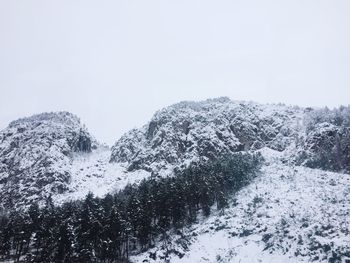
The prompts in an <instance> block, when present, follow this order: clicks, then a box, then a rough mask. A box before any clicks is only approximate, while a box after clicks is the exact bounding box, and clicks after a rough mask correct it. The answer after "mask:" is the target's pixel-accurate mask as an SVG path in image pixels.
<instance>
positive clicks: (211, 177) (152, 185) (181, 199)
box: [0, 153, 261, 263]
mask: <svg viewBox="0 0 350 263" xmlns="http://www.w3.org/2000/svg"><path fill="white" fill-rule="evenodd" d="M260 161H261V157H260V156H259V155H251V154H242V153H239V154H235V155H232V156H226V157H225V158H221V159H218V160H215V161H210V162H199V163H193V164H192V165H190V166H189V167H188V168H186V169H184V170H182V171H177V172H174V175H173V176H171V177H165V178H164V177H163V178H162V177H161V178H157V177H155V176H153V177H151V178H150V179H146V180H143V181H142V182H141V183H140V184H139V185H128V186H127V187H126V188H125V189H124V190H122V191H120V192H118V193H116V194H114V195H113V196H112V195H107V196H105V197H104V198H96V197H94V196H93V195H92V194H91V193H89V194H88V195H87V196H86V198H85V199H84V200H83V201H75V202H68V203H65V204H64V205H62V206H59V207H55V206H54V205H53V204H52V202H51V200H50V199H49V200H48V202H47V204H46V206H45V207H43V208H41V209H39V207H38V206H37V205H36V204H34V205H32V206H31V207H30V208H29V209H28V210H27V211H26V212H23V213H20V212H13V213H11V214H10V215H3V216H1V217H0V259H1V257H3V258H6V259H9V258H12V259H14V260H16V261H18V260H20V261H23V260H24V261H25V262H111V263H112V262H123V261H124V260H125V261H126V260H127V259H128V257H129V255H130V252H133V251H134V252H135V251H142V250H145V249H147V248H149V247H150V246H152V245H154V243H155V240H156V239H159V238H166V237H167V231H169V230H171V229H173V228H175V229H179V230H180V229H181V228H182V227H183V226H185V225H186V224H188V223H191V222H194V221H196V219H197V214H198V213H199V212H202V213H203V215H204V216H209V215H210V213H211V210H212V209H213V208H215V207H216V208H217V209H219V210H222V211H223V210H224V208H225V207H226V206H227V205H228V200H229V198H230V196H232V194H234V193H235V192H236V191H238V190H239V189H240V188H241V187H242V186H244V185H245V184H247V183H248V182H249V180H250V179H251V178H252V177H253V176H254V175H255V174H256V172H257V170H258V169H259V166H260V165H259V163H260Z"/></svg>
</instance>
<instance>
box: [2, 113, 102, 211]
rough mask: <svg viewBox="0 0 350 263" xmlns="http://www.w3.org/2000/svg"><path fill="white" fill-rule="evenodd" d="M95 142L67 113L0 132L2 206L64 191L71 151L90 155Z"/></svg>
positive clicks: (37, 117)
mask: <svg viewBox="0 0 350 263" xmlns="http://www.w3.org/2000/svg"><path fill="white" fill-rule="evenodd" d="M94 145H96V143H95V140H94V139H93V138H92V137H91V135H90V134H89V133H88V131H87V129H86V128H85V127H84V126H83V125H82V124H81V122H80V120H79V118H78V117H77V116H75V115H74V114H71V113H68V112H57V113H42V114H37V115H33V116H31V117H27V118H22V119H18V120H16V121H13V122H11V123H10V124H9V126H8V127H7V128H6V129H4V130H2V131H1V132H0V188H1V191H0V199H1V200H2V204H4V205H5V206H12V205H14V204H16V205H21V204H23V203H24V202H26V203H29V202H30V201H32V200H42V199H43V198H44V197H45V196H47V195H49V194H50V193H57V192H64V191H65V190H66V184H67V183H69V180H70V172H69V167H70V162H71V156H72V153H73V152H90V151H91V149H92V148H93V147H95V146H94Z"/></svg>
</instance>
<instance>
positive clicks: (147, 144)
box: [111, 97, 304, 171]
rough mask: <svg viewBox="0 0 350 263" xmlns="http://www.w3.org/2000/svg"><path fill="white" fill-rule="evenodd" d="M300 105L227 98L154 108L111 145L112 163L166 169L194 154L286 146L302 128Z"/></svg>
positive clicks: (195, 156) (208, 155) (203, 155)
mask: <svg viewBox="0 0 350 263" xmlns="http://www.w3.org/2000/svg"><path fill="white" fill-rule="evenodd" d="M303 113H304V110H303V109H301V108H299V107H290V106H285V105H281V104H279V105H274V104H273V105H263V104H258V103H253V102H239V101H231V100H230V99H229V98H226V97H223V98H217V99H209V100H206V101H201V102H180V103H178V104H175V105H172V106H170V107H167V108H165V109H162V110H160V111H158V112H157V113H156V114H155V115H154V116H153V118H152V119H151V121H150V122H149V123H148V124H147V125H145V126H144V127H142V128H141V129H134V130H132V131H130V132H128V133H126V134H125V135H124V136H122V137H121V138H120V139H119V140H118V141H117V142H116V144H115V145H114V146H113V147H112V156H111V162H128V164H129V167H128V168H129V170H135V169H145V170H150V171H159V170H165V169H168V168H169V167H170V169H172V168H173V167H174V166H179V165H182V164H185V163H188V162H190V161H192V160H194V159H198V158H200V157H201V158H208V159H212V158H216V157H218V156H220V155H223V154H226V153H230V152H237V151H246V150H257V149H261V148H263V147H269V148H271V149H275V150H278V151H282V150H285V149H286V148H287V147H288V146H290V145H291V144H292V143H294V142H295V138H296V137H298V136H299V135H298V134H299V132H300V130H301V123H302V120H303Z"/></svg>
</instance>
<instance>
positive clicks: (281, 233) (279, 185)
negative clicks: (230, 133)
mask: <svg viewBox="0 0 350 263" xmlns="http://www.w3.org/2000/svg"><path fill="white" fill-rule="evenodd" d="M261 151H262V153H263V155H264V157H265V159H266V164H265V165H264V166H263V169H262V174H261V175H260V176H259V177H258V178H257V179H256V180H255V181H253V182H252V183H251V184H250V185H249V186H248V187H246V188H244V189H243V190H241V191H240V192H239V193H238V195H237V196H235V200H236V201H235V202H232V204H231V205H230V208H228V209H227V210H226V211H225V212H224V214H220V213H217V214H216V215H213V216H211V217H209V218H207V219H204V218H203V219H201V220H200V221H199V222H198V223H197V224H195V225H193V226H191V227H189V228H187V229H184V231H183V233H181V234H180V233H171V234H170V237H169V240H168V241H163V242H161V243H159V244H158V245H157V246H156V247H155V248H153V249H151V250H149V251H147V252H145V253H143V254H140V255H137V256H134V257H133V258H132V262H135V263H136V262H150V263H151V262H166V260H169V261H168V262H183V263H185V262H186V263H190V262H241V263H244V262H246V263H253V262H276V263H277V262H311V261H314V262H349V260H350V232H349V231H350V221H349V216H350V175H348V174H338V173H332V172H325V171H322V170H317V169H310V168H305V167H300V166H293V165H289V164H288V163H287V164H285V163H282V162H281V160H283V159H284V158H283V154H282V153H280V152H277V151H274V150H271V149H267V148H264V149H262V150H261ZM346 260H348V261H346Z"/></svg>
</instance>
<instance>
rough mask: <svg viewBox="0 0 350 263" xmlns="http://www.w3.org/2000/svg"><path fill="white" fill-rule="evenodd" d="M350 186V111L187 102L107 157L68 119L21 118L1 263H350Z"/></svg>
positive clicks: (0, 223)
mask: <svg viewBox="0 0 350 263" xmlns="http://www.w3.org/2000/svg"><path fill="white" fill-rule="evenodd" d="M260 155H262V156H263V159H264V160H262V159H260V157H259V156H260ZM257 160H259V161H257ZM228 167H229V169H228ZM349 173H350V107H340V108H337V109H333V110H330V109H327V108H324V109H312V108H301V107H297V106H286V105H283V104H259V103H255V102H242V101H231V100H230V99H228V98H217V99H209V100H205V101H200V102H180V103H177V104H174V105H171V106H169V107H166V108H164V109H161V110H159V111H158V112H156V113H155V114H154V116H153V117H152V119H151V120H150V121H149V122H147V123H146V124H145V125H144V126H143V127H141V128H138V129H133V130H131V131H129V132H127V133H126V134H124V135H123V136H122V137H121V138H120V139H118V140H117V141H116V143H115V144H114V145H113V146H112V147H111V148H109V147H108V146H106V145H103V144H101V143H99V142H98V141H97V140H96V139H94V137H93V136H92V135H91V134H90V133H89V132H88V130H87V128H86V127H85V126H84V125H83V124H82V123H81V121H80V119H79V118H78V117H77V116H75V115H73V114H71V113H68V112H58V113H43V114H38V115H34V116H31V117H27V118H22V119H19V120H16V121H13V122H12V123H10V124H9V126H8V127H7V128H6V129H4V130H2V131H1V132H0V208H2V209H0V210H2V212H3V213H0V261H1V260H2V259H4V260H10V262H12V261H11V260H13V261H16V260H20V262H33V260H34V259H35V260H37V262H56V261H57V260H63V259H64V258H66V259H67V260H68V261H71V262H82V260H83V261H84V262H104V261H106V260H107V261H108V260H110V262H120V261H123V260H130V261H131V262H149V263H156V262H247V263H248V262H350V254H349V251H350V238H349V236H350V233H349V231H350V230H349V229H350V225H349V222H348V217H349V216H350V206H349V204H350V176H349ZM30 205H31V206H30ZM36 205H38V206H36ZM28 209H29V210H28ZM53 221H55V222H56V223H55V224H52V222H53ZM35 222H41V223H40V224H38V223H35ZM13 225H15V226H16V228H13ZM87 233H88V234H87ZM65 239H66V241H65V242H66V243H67V244H68V245H66V244H63V243H64V242H63V241H62V240H65ZM57 242H63V243H57ZM69 244H70V245H69ZM44 245H45V246H44ZM35 246H39V247H37V250H36V252H35V253H34V252H33V250H32V248H33V247H35ZM62 246H63V247H62ZM41 248H42V250H41ZM2 251H3V252H2ZM43 251H47V253H46V252H45V253H44V252H43ZM64 251H66V252H64ZM111 251H113V253H112V252H111ZM45 260H48V261H45ZM50 260H51V261H50ZM35 262H36V261H35Z"/></svg>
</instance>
